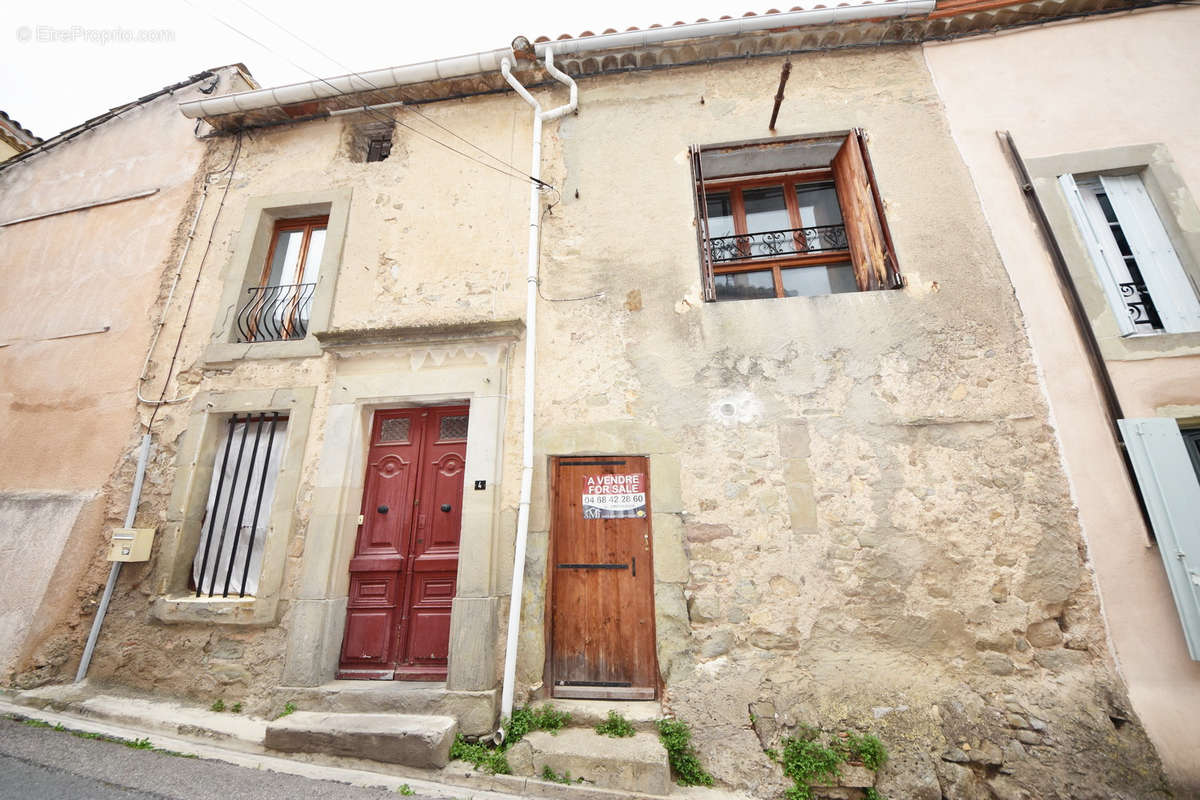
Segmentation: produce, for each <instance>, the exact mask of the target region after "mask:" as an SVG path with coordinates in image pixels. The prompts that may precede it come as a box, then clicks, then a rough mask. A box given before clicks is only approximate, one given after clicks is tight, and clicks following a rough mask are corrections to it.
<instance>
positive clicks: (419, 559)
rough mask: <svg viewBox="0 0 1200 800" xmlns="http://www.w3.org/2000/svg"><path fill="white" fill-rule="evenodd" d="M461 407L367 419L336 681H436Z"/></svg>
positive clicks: (457, 481) (458, 477) (460, 461)
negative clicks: (359, 504) (364, 464)
mask: <svg viewBox="0 0 1200 800" xmlns="http://www.w3.org/2000/svg"><path fill="white" fill-rule="evenodd" d="M466 447H467V407H466V406H446V407H441V408H406V409H396V410H392V411H377V412H376V413H375V418H374V420H373V421H372V423H371V445H370V449H369V450H368V454H367V473H366V479H365V481H364V482H363V502H362V516H361V517H360V521H359V527H358V538H357V541H356V543H355V547H354V556H353V558H351V559H350V591H349V598H348V602H347V610H346V633H345V636H344V638H343V640H342V656H341V665H340V668H339V669H338V677H339V678H376V679H378V678H397V679H409V680H445V678H446V656H447V654H448V651H449V643H450V606H451V602H452V601H453V600H454V591H455V581H456V579H457V575H458V539H459V531H460V529H461V527H462V496H463V466H464V462H465V457H466Z"/></svg>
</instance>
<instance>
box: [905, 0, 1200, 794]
mask: <svg viewBox="0 0 1200 800" xmlns="http://www.w3.org/2000/svg"><path fill="white" fill-rule="evenodd" d="M1198 34H1200V9H1195V8H1187V7H1172V8H1164V9H1160V10H1154V11H1148V12H1142V13H1137V14H1132V15H1120V16H1116V17H1107V18H1105V17H1102V18H1096V19H1091V20H1085V21H1079V22H1069V23H1064V24H1060V25H1055V26H1049V27H1045V28H1041V29H1037V30H1030V31H1025V32H1014V33H1008V34H1003V35H997V36H993V37H987V38H973V39H967V40H964V41H960V42H956V43H950V44H941V45H930V46H927V47H926V49H925V56H926V60H927V63H928V64H929V68H930V71H931V72H932V73H933V76H934V81H935V82H936V84H937V86H938V89H939V91H940V94H941V99H942V102H943V103H944V105H945V109H946V114H947V118H948V119H949V122H950V126H951V130H952V131H953V134H954V139H955V142H956V143H957V145H958V147H959V149H960V151H961V152H962V155H963V157H964V158H965V160H966V162H967V165H968V167H969V169H970V171H971V178H972V179H973V181H974V183H975V186H976V188H977V189H978V192H979V196H980V198H981V200H982V202H983V207H984V211H985V213H986V215H987V219H988V223H989V224H990V226H991V229H992V231H993V232H994V234H995V237H996V241H997V244H998V246H999V248H1000V252H1001V254H1002V256H1003V259H1004V264H1005V266H1006V267H1007V269H1008V272H1009V274H1010V276H1011V277H1012V281H1013V285H1014V287H1015V288H1016V291H1017V298H1018V300H1019V301H1020V304H1021V309H1022V311H1023V312H1024V316H1025V324H1026V326H1027V329H1028V331H1029V336H1030V338H1031V340H1032V342H1033V347H1034V351H1035V353H1036V356H1037V360H1038V364H1039V367H1040V372H1041V378H1042V381H1043V382H1044V385H1045V390H1046V393H1047V395H1048V397H1049V400H1050V405H1051V409H1052V410H1053V412H1054V423H1055V427H1056V432H1057V436H1058V438H1059V441H1060V442H1061V446H1062V450H1063V457H1064V461H1065V465H1066V468H1067V470H1068V474H1069V476H1070V479H1071V486H1072V491H1073V499H1074V500H1075V502H1076V503H1077V505H1078V507H1079V515H1080V520H1081V522H1082V525H1083V529H1084V533H1085V535H1086V540H1087V544H1088V553H1089V555H1090V558H1091V561H1092V564H1093V565H1094V568H1095V572H1096V579H1097V582H1098V584H1099V588H1100V594H1101V598H1102V600H1103V604H1104V612H1105V617H1106V620H1107V623H1108V630H1109V634H1110V636H1111V644H1112V647H1113V648H1114V650H1115V653H1116V656H1117V659H1118V663H1119V666H1120V669H1121V672H1122V674H1123V675H1124V677H1125V679H1126V681H1127V683H1128V686H1129V693H1130V698H1131V699H1132V701H1133V707H1134V710H1135V711H1136V712H1137V713H1138V714H1139V715H1140V717H1141V719H1142V722H1143V723H1144V724H1145V726H1146V729H1147V731H1148V733H1149V734H1150V736H1151V738H1152V739H1153V741H1154V742H1155V744H1156V745H1157V747H1158V749H1159V752H1160V753H1161V754H1162V756H1163V759H1164V763H1165V765H1166V767H1167V769H1168V771H1169V773H1170V774H1171V775H1172V778H1173V779H1174V781H1175V783H1176V784H1177V786H1179V787H1181V788H1182V787H1187V788H1188V789H1189V790H1191V791H1196V790H1198V789H1200V759H1197V757H1196V754H1197V753H1200V720H1198V719H1197V717H1196V714H1195V713H1194V710H1195V709H1196V708H1197V707H1200V663H1196V662H1193V661H1191V660H1189V658H1188V655H1187V651H1186V649H1185V645H1184V641H1183V633H1182V631H1181V629H1180V625H1179V619H1178V616H1177V614H1176V611H1175V606H1174V604H1173V602H1172V600H1171V596H1170V593H1169V589H1168V586H1167V581H1166V575H1165V573H1164V571H1163V566H1162V562H1161V559H1160V557H1159V553H1158V551H1157V549H1155V548H1153V547H1150V546H1147V542H1148V538H1147V533H1146V530H1145V528H1144V525H1143V522H1142V518H1141V515H1140V513H1139V511H1138V507H1137V503H1136V500H1135V498H1134V495H1133V492H1132V489H1131V487H1130V484H1129V480H1128V478H1127V475H1126V472H1125V469H1124V466H1123V464H1122V463H1121V458H1120V456H1119V454H1118V452H1117V450H1116V448H1115V446H1114V445H1113V443H1112V437H1111V436H1110V434H1109V432H1108V428H1107V425H1106V423H1105V421H1104V412H1103V408H1102V405H1101V401H1100V398H1099V394H1098V392H1097V389H1096V386H1095V384H1094V382H1093V380H1092V378H1091V375H1090V373H1089V370H1088V368H1087V361H1086V357H1085V354H1084V350H1083V347H1082V344H1081V342H1080V340H1079V337H1078V336H1077V335H1076V334H1075V332H1074V329H1073V327H1072V324H1071V321H1070V317H1069V316H1068V313H1067V308H1066V305H1065V304H1064V302H1063V300H1062V298H1061V296H1060V294H1059V291H1058V289H1057V286H1056V283H1055V278H1054V273H1053V267H1052V264H1051V262H1050V260H1049V257H1048V255H1047V252H1046V250H1045V248H1044V247H1043V244H1042V240H1041V238H1040V234H1039V233H1038V230H1037V228H1036V227H1035V223H1034V221H1033V218H1032V217H1031V216H1030V215H1029V213H1028V212H1027V210H1026V206H1025V204H1024V202H1023V200H1022V196H1021V193H1020V192H1019V190H1018V183H1017V179H1016V177H1015V175H1014V173H1013V172H1012V171H1011V169H1010V168H1009V166H1008V164H1007V162H1006V160H1005V156H1004V154H1003V152H1002V151H1001V149H1000V145H999V142H998V140H997V138H996V133H995V132H996V131H997V130H1009V131H1011V132H1012V135H1013V137H1014V139H1015V141H1016V143H1017V146H1018V147H1019V148H1020V150H1021V155H1022V156H1023V157H1024V158H1025V159H1026V160H1027V161H1029V160H1033V159H1037V158H1043V157H1049V156H1056V155H1059V154H1064V153H1082V152H1087V151H1091V150H1099V149H1105V148H1115V147H1124V146H1129V145H1145V144H1151V143H1162V144H1165V145H1166V148H1167V150H1168V151H1169V152H1170V155H1171V157H1172V158H1173V159H1174V162H1175V165H1176V168H1177V169H1178V172H1179V173H1180V174H1181V176H1182V178H1183V181H1184V183H1185V184H1186V185H1187V186H1188V188H1189V189H1190V191H1191V193H1192V196H1193V198H1194V197H1195V196H1196V193H1197V192H1200V147H1198V146H1197V140H1196V109H1197V108H1198V107H1200V84H1198V83H1197V81H1195V80H1194V78H1193V76H1195V75H1196V74H1197V73H1198V71H1200V51H1197V49H1196V46H1195V44H1196V38H1197V35H1198ZM1197 227H1198V228H1200V225H1198V226H1197ZM1193 232H1194V231H1193ZM1108 366H1109V369H1110V371H1111V373H1112V375H1113V381H1114V383H1115V385H1116V389H1117V393H1118V395H1119V398H1120V401H1121V404H1122V406H1123V409H1124V412H1125V414H1126V415H1127V416H1130V417H1141V416H1161V415H1172V411H1171V409H1169V408H1167V407H1169V406H1176V407H1180V406H1182V407H1187V406H1193V407H1194V406H1196V405H1197V404H1200V352H1194V353H1192V354H1190V355H1189V354H1187V351H1186V350H1184V351H1183V352H1182V353H1181V354H1180V355H1177V356H1175V357H1172V358H1152V359H1147V360H1138V361H1128V360H1126V361H1110V362H1109V363H1108ZM1174 415H1176V416H1190V414H1187V413H1186V412H1182V413H1181V412H1175V413H1174Z"/></svg>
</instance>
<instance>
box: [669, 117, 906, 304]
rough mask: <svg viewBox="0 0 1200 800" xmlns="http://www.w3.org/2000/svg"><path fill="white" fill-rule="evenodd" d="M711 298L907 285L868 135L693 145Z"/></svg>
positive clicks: (706, 284) (703, 260) (707, 293)
mask: <svg viewBox="0 0 1200 800" xmlns="http://www.w3.org/2000/svg"><path fill="white" fill-rule="evenodd" d="M692 174H693V178H694V180H695V184H694V185H695V190H696V215H697V219H698V221H699V223H700V224H699V238H700V242H699V244H700V259H701V264H702V266H703V278H704V290H705V299H706V300H752V299H756V298H768V297H796V296H802V295H804V296H813V295H823V294H837V293H839V292H853V291H866V290H869V289H884V288H899V287H900V286H902V285H903V281H902V279H901V277H900V274H899V272H898V270H897V268H896V259H895V256H894V254H893V248H892V244H891V235H890V233H889V232H888V230H887V225H886V222H885V221H884V219H883V204H882V201H881V199H880V197H879V193H878V190H877V189H876V186H875V179H874V175H873V173H872V171H871V164H870V158H869V156H868V155H867V150H866V136H865V134H864V133H863V132H862V131H860V130H855V131H851V132H850V133H849V134H848V135H846V134H840V135H833V136H821V137H815V138H801V139H785V140H770V141H764V142H741V143H735V144H725V145H706V146H703V147H699V146H697V147H693V148H692Z"/></svg>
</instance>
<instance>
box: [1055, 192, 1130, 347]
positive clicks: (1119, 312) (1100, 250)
mask: <svg viewBox="0 0 1200 800" xmlns="http://www.w3.org/2000/svg"><path fill="white" fill-rule="evenodd" d="M1058 185H1059V186H1060V187H1062V190H1063V194H1065V195H1066V197H1067V205H1068V206H1070V207H1071V216H1073V217H1075V225H1076V226H1077V227H1078V228H1079V233H1080V235H1081V236H1082V237H1083V243H1084V244H1085V245H1086V246H1087V251H1088V255H1089V256H1091V259H1092V263H1093V264H1095V266H1096V274H1097V276H1098V277H1099V278H1100V285H1101V286H1102V287H1103V288H1104V295H1105V297H1107V298H1108V304H1109V306H1110V307H1112V310H1113V314H1114V315H1115V316H1116V318H1117V327H1118V328H1120V330H1121V335H1122V336H1129V335H1131V334H1132V333H1134V332H1135V329H1134V325H1133V319H1132V318H1131V317H1130V316H1129V308H1128V306H1126V305H1125V300H1124V299H1122V297H1121V288H1120V286H1118V284H1119V283H1121V282H1122V278H1121V277H1120V272H1117V270H1121V271H1123V264H1124V261H1123V260H1122V258H1121V254H1120V253H1115V252H1109V249H1110V248H1108V247H1106V246H1105V245H1104V244H1103V242H1104V241H1106V240H1104V239H1101V237H1100V235H1099V233H1097V231H1096V229H1095V228H1094V227H1093V226H1092V219H1091V216H1089V215H1088V213H1087V211H1086V210H1085V209H1084V207H1083V196H1082V195H1080V193H1079V187H1078V186H1076V185H1075V177H1074V176H1073V175H1059V176H1058ZM1110 259H1113V261H1110ZM1118 265H1120V266H1118Z"/></svg>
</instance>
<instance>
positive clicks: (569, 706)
mask: <svg viewBox="0 0 1200 800" xmlns="http://www.w3.org/2000/svg"><path fill="white" fill-rule="evenodd" d="M543 705H549V706H553V707H554V708H555V709H557V710H558V711H566V712H567V713H569V714H570V715H571V721H570V723H568V727H571V728H595V727H596V726H597V725H599V724H600V723H601V722H604V721H605V720H606V719H608V712H610V711H615V712H617V713H618V714H620V715H621V716H622V717H624V718H625V719H626V720H627V721H628V722H629V723H630V724H631V725H633V727H634V728H636V729H637V730H639V731H651V732H654V731H656V730H657V728H655V726H654V723H655V722H657V721H658V720H660V719H662V717H663V710H662V703H660V702H658V701H657V700H559V699H554V700H547V701H545V702H544V703H540V702H536V703H533V706H534V707H535V708H540V707H541V706H543Z"/></svg>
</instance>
